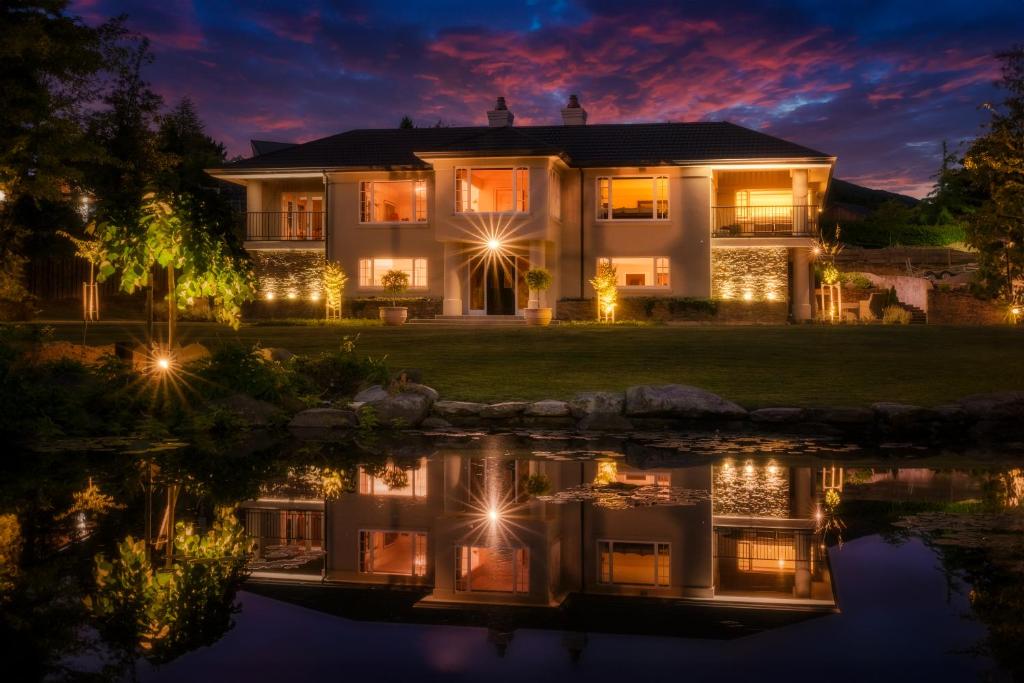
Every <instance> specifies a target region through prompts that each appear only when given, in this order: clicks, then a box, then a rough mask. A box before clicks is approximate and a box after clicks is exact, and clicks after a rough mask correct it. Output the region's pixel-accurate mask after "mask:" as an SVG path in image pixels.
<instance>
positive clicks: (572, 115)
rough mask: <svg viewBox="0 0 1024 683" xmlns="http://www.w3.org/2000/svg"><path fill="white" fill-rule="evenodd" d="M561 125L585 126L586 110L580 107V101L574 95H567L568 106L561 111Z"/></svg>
mask: <svg viewBox="0 0 1024 683" xmlns="http://www.w3.org/2000/svg"><path fill="white" fill-rule="evenodd" d="M562 125H563V126H585V125H587V110H586V109H584V108H583V107H581V106H580V100H579V98H578V97H576V96H575V95H569V104H567V105H565V109H563V110H562Z"/></svg>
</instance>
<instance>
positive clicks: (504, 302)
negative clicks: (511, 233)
mask: <svg viewBox="0 0 1024 683" xmlns="http://www.w3.org/2000/svg"><path fill="white" fill-rule="evenodd" d="M484 267H485V268H486V282H485V286H486V288H487V315H515V313H516V290H515V281H516V273H515V267H514V266H513V265H512V264H510V263H505V262H504V261H503V259H495V260H494V261H492V262H491V263H488V264H487V265H486V266H484Z"/></svg>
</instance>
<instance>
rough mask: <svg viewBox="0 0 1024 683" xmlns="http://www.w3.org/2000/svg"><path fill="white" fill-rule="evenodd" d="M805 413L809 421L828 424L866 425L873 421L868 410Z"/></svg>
mask: <svg viewBox="0 0 1024 683" xmlns="http://www.w3.org/2000/svg"><path fill="white" fill-rule="evenodd" d="M807 412H808V417H810V418H811V419H813V420H815V421H818V422H825V423H828V424H867V423H868V422H872V421H874V419H875V413H874V411H872V410H871V409H869V408H841V407H840V408H815V409H814V410H809V411H807Z"/></svg>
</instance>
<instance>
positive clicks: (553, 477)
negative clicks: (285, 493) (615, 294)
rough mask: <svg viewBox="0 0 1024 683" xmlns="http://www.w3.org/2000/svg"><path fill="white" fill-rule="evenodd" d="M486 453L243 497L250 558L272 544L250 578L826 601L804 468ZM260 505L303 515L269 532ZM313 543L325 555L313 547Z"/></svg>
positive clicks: (490, 591) (425, 591) (432, 595)
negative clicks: (636, 463)
mask: <svg viewBox="0 0 1024 683" xmlns="http://www.w3.org/2000/svg"><path fill="white" fill-rule="evenodd" d="M493 450H494V455H488V454H487V453H486V452H484V453H477V454H474V455H464V454H457V453H452V454H445V455H438V456H435V457H432V458H429V459H428V458H423V459H421V460H418V461H416V462H413V463H409V462H405V463H403V464H402V465H400V466H399V465H396V464H393V463H389V464H388V465H387V466H385V467H377V468H375V469H374V471H372V472H370V471H367V469H366V468H365V467H360V468H358V471H357V474H356V475H355V477H356V479H357V481H353V482H352V487H351V489H354V490H351V489H350V491H349V492H348V493H344V494H341V495H340V496H336V497H333V498H330V499H328V500H326V501H321V502H320V503H319V507H318V508H317V509H316V510H312V509H308V508H306V507H305V506H308V505H310V504H314V505H316V504H315V503H311V502H301V503H299V504H298V505H294V504H292V503H288V502H285V501H281V500H277V501H274V500H257V501H250V502H248V503H246V504H244V506H243V507H244V508H245V512H244V519H245V520H246V528H247V531H248V533H249V534H250V536H252V537H253V538H254V539H256V540H257V541H258V543H257V554H258V556H259V557H260V559H261V561H262V560H263V559H265V558H267V556H270V557H269V561H268V562H263V563H262V564H258V565H257V566H255V567H254V569H255V573H254V576H255V577H256V578H264V579H266V578H271V579H274V578H278V579H280V578H303V577H304V578H305V580H307V581H308V580H314V581H323V582H326V583H331V584H338V585H347V586H365V587H380V586H392V587H400V588H403V589H418V590H419V591H421V593H422V597H421V598H420V600H419V603H420V604H422V605H424V606H427V605H430V604H437V603H440V604H451V603H459V604H467V605H472V604H496V603H497V604H524V605H534V606H540V607H555V606H558V605H561V604H562V602H563V601H564V600H565V598H566V597H567V596H569V595H573V594H576V595H579V594H587V595H589V596H619V597H622V596H635V597H647V598H666V599H676V600H679V599H682V600H687V601H691V602H699V603H707V602H710V603H714V602H722V603H727V604H734V603H745V604H750V603H755V604H776V605H778V604H782V605H788V606H790V607H805V608H808V609H812V610H831V609H834V606H835V601H834V595H833V590H832V580H831V575H830V572H829V568H828V563H827V558H826V555H825V549H824V545H822V540H821V535H820V533H819V529H820V527H821V517H820V514H821V509H820V507H819V500H818V499H819V494H820V493H821V490H820V489H821V486H822V482H819V481H818V480H817V478H816V477H815V476H814V474H815V473H814V472H813V471H812V470H811V469H810V468H808V467H789V466H784V465H782V464H780V463H777V462H775V461H770V462H767V463H765V462H763V461H761V462H756V463H755V462H754V461H746V462H734V461H731V460H725V461H722V462H720V463H718V464H715V465H710V464H708V465H696V466H689V467H674V468H661V469H638V468H635V467H631V466H629V465H627V464H626V463H625V462H623V461H622V460H620V459H616V460H608V459H602V460H587V461H567V460H549V459H544V458H529V459H516V458H510V457H507V456H504V455H502V451H501V449H500V448H495V449H493ZM595 485H596V487H595ZM538 488H539V489H542V490H543V491H544V493H538ZM595 492H596V493H597V495H596V496H595V495H594V494H595ZM270 510H276V514H277V515H278V518H279V519H282V520H285V519H302V520H307V522H306V524H307V526H302V523H301V522H295V524H296V525H297V526H296V528H297V529H299V534H298V535H296V534H294V533H293V532H291V531H289V533H292V536H291V537H290V538H288V539H276V540H270V539H267V538H266V537H265V536H264V534H265V529H266V528H267V527H266V525H265V524H266V523H265V522H264V521H263V520H264V519H265V518H266V517H267V516H268V515H270V514H272V513H271V512H270ZM261 515H262V516H261ZM289 515H293V516H294V515H297V517H289ZM261 524H263V526H260V525H261ZM316 524H320V525H321V527H320V528H319V529H314V528H313V526H314V525H316ZM254 525H255V526H254ZM276 528H279V529H280V528H283V527H281V526H278V527H276ZM311 537H315V540H312V541H311V540H310V538H311ZM311 545H313V546H316V547H317V548H322V552H320V553H316V554H315V555H309V554H308V552H307V548H309V547H310V546H311ZM275 557H276V558H279V559H278V560H276V561H275V559H274V558H275ZM305 558H316V559H315V560H314V561H310V562H307V563H306V564H302V563H303V562H304V561H306V559H305ZM285 566H287V567H290V568H291V569H292V570H297V571H294V572H293V573H292V574H290V575H289V574H288V573H286V572H282V571H281V569H282V568H283V567H285Z"/></svg>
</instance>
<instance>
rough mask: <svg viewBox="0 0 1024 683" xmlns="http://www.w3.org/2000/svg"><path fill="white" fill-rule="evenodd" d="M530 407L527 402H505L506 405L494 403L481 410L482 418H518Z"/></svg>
mask: <svg viewBox="0 0 1024 683" xmlns="http://www.w3.org/2000/svg"><path fill="white" fill-rule="evenodd" d="M528 405H530V404H529V403H527V402H526V401H505V402H504V403H492V404H491V405H489V406H486V405H485V406H484V407H483V408H482V409H481V410H480V417H487V418H499V419H500V418H509V417H518V416H520V415H522V414H523V412H525V411H526V407H527V406H528Z"/></svg>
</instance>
